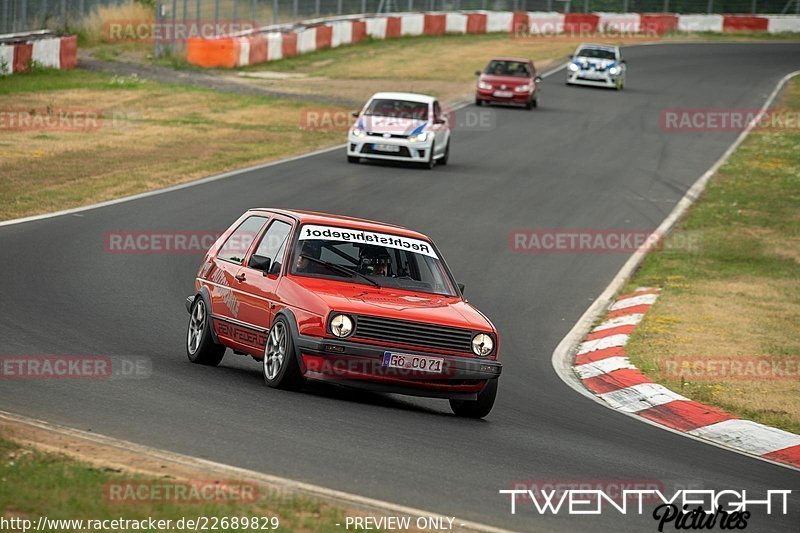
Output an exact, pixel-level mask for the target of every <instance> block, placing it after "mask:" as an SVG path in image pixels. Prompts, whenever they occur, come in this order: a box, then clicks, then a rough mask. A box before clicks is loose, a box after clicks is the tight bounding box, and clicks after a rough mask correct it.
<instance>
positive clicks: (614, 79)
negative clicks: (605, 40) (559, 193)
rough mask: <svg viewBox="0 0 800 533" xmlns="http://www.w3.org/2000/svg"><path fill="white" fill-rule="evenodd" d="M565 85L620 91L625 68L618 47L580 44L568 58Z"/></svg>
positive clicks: (623, 84) (623, 81) (622, 85)
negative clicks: (607, 88) (590, 86)
mask: <svg viewBox="0 0 800 533" xmlns="http://www.w3.org/2000/svg"><path fill="white" fill-rule="evenodd" d="M570 59H571V61H570V63H569V64H568V65H567V85H593V86H595V87H609V88H613V89H617V90H618V91H621V90H622V88H623V87H624V86H625V73H626V71H627V66H626V64H625V60H624V59H622V54H621V53H620V51H619V46H611V45H606V44H582V45H580V46H579V47H578V49H577V50H575V53H574V54H572V55H571V56H570Z"/></svg>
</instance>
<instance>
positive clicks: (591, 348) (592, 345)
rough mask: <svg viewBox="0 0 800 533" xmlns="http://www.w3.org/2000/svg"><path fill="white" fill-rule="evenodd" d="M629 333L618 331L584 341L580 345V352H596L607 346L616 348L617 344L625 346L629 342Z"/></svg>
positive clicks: (579, 353)
mask: <svg viewBox="0 0 800 533" xmlns="http://www.w3.org/2000/svg"><path fill="white" fill-rule="evenodd" d="M628 337H629V335H625V334H624V333H618V334H617V335H609V336H608V337H603V338H602V339H595V340H593V341H586V342H582V343H581V345H580V346H579V347H578V354H577V355H583V354H585V353H589V352H596V351H597V350H605V349H606V348H616V347H617V346H625V343H627V342H628Z"/></svg>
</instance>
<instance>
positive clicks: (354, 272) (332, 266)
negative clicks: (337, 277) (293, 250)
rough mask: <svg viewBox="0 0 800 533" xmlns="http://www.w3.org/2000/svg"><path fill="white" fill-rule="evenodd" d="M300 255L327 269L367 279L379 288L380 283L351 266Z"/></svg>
mask: <svg viewBox="0 0 800 533" xmlns="http://www.w3.org/2000/svg"><path fill="white" fill-rule="evenodd" d="M300 257H302V258H303V259H307V260H308V261H311V262H312V263H317V264H318V265H322V266H324V267H325V268H328V269H330V270H333V271H334V272H338V273H340V274H347V275H349V276H358V277H360V278H363V279H365V280H367V281H368V282H370V283H371V284H372V285H374V286H376V287H378V288H379V289H380V288H381V286H380V284H379V283H378V282H377V281H375V280H374V279H372V278H370V277H367V276H365V275H364V274H362V273H361V272H358V271H357V270H353V269H352V268H347V267H346V266H342V265H337V264H336V263H330V262H328V261H323V260H322V259H317V258H316V257H311V256H310V255H305V254H300Z"/></svg>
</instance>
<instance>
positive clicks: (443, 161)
mask: <svg viewBox="0 0 800 533" xmlns="http://www.w3.org/2000/svg"><path fill="white" fill-rule="evenodd" d="M449 160H450V140H449V139H448V141H447V147H446V148H445V149H444V156H442V158H441V159H440V160H439V161H437V163H438V164H440V165H442V166H443V167H444V166H447V161H449Z"/></svg>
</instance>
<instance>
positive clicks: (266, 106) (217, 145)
mask: <svg viewBox="0 0 800 533" xmlns="http://www.w3.org/2000/svg"><path fill="white" fill-rule="evenodd" d="M309 107H313V105H312V104H310V103H307V102H306V103H301V102H295V101H288V100H277V99H273V98H268V97H263V96H247V95H238V94H221V93H217V92H214V91H210V90H202V89H196V88H192V87H190V86H183V85H182V86H178V85H169V84H161V83H156V82H152V81H144V80H140V79H137V78H136V77H115V76H110V75H105V74H101V73H92V72H86V71H82V70H71V71H56V70H40V71H35V72H32V73H29V74H24V75H19V76H17V75H15V76H11V77H9V78H8V79H6V80H3V82H2V83H0V111H2V112H3V113H2V115H3V116H2V117H0V118H3V121H0V151H2V153H3V157H2V158H0V176H2V177H1V178H0V219H10V218H16V217H21V216H27V215H33V214H37V213H43V212H49V211H54V210H59V209H65V208H68V207H75V206H79V205H85V204H89V203H93V202H98V201H103V200H108V199H112V198H117V197H120V196H125V195H129V194H135V193H138V192H142V191H146V190H151V189H156V188H160V187H164V186H168V185H173V184H176V183H181V182H185V181H190V180H193V179H196V178H199V177H203V176H207V175H210V174H214V173H217V172H222V171H227V170H231V169H234V168H238V167H244V166H248V165H252V164H257V163H262V162H266V161H271V160H275V159H279V158H282V157H287V156H291V155H296V154H300V153H304V152H307V151H311V150H314V149H319V148H322V147H326V146H331V145H334V144H336V143H339V142H342V140H343V137H342V132H340V131H330V130H322V129H303V128H301V119H302V115H303V112H304V111H305V110H307V109H308V108H309ZM318 107H323V106H318ZM324 107H325V108H326V109H329V110H332V111H336V110H337V109H336V108H335V107H331V106H330V105H326V106H324ZM32 112H36V113H40V114H41V115H43V116H44V115H46V116H50V117H59V116H62V115H67V116H69V114H70V113H73V114H74V113H77V114H81V113H82V114H83V116H101V117H102V118H100V119H99V120H94V121H92V122H89V121H85V122H83V123H81V122H79V121H68V122H67V123H66V125H62V124H61V123H58V124H55V125H54V126H52V127H51V126H49V125H48V126H43V125H42V124H41V123H39V125H37V124H36V123H34V122H31V124H32V126H30V127H21V128H17V127H15V126H14V123H12V121H13V120H17V119H18V118H19V117H21V116H25V115H24V113H32ZM17 122H19V120H17ZM81 125H82V127H81ZM342 157H344V156H342Z"/></svg>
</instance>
